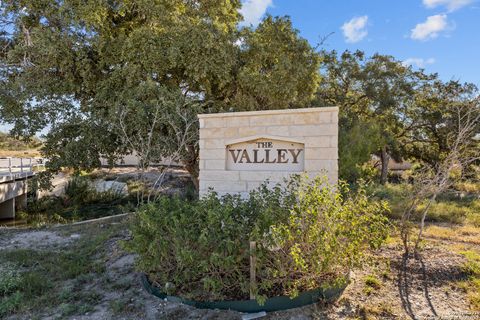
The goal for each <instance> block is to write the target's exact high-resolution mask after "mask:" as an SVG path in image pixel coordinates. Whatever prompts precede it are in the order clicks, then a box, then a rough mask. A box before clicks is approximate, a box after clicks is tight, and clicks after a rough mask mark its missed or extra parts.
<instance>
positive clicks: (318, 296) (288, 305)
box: [141, 274, 347, 313]
mask: <svg viewBox="0 0 480 320" xmlns="http://www.w3.org/2000/svg"><path fill="white" fill-rule="evenodd" d="M141 281H142V285H143V287H144V288H145V290H147V292H149V293H150V294H153V295H154V296H157V297H159V298H161V299H164V300H167V301H170V302H177V303H183V304H186V305H189V306H193V307H195V308H199V309H221V310H235V311H239V312H246V313H253V312H260V311H266V312H271V311H280V310H287V309H292V308H298V307H303V306H306V305H309V304H312V303H316V302H318V301H319V300H324V301H330V300H333V299H335V298H338V297H339V296H340V294H341V293H342V292H343V290H345V288H346V286H347V284H344V285H341V286H337V287H330V288H326V289H323V288H318V289H313V290H309V291H304V292H301V293H300V294H299V295H298V296H297V297H295V298H293V299H290V297H288V296H279V297H272V298H268V299H267V300H266V301H265V303H264V304H263V305H259V304H258V302H257V301H256V300H236V301H207V302H201V301H192V300H187V299H183V298H181V297H176V296H169V295H167V294H165V293H163V292H161V291H160V290H159V288H157V287H155V286H153V285H152V284H151V283H150V281H149V280H148V278H147V275H146V274H142V275H141Z"/></svg>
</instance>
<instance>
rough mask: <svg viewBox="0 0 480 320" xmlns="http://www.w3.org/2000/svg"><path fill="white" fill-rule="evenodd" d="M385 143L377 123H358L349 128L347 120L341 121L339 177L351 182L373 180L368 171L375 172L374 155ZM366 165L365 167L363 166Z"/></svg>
mask: <svg viewBox="0 0 480 320" xmlns="http://www.w3.org/2000/svg"><path fill="white" fill-rule="evenodd" d="M383 143H384V139H383V137H382V133H381V130H380V128H379V127H378V126H377V125H376V124H375V123H364V122H358V123H355V124H353V126H352V127H349V125H348V124H346V123H345V120H344V119H342V120H341V121H340V131H339V140H338V148H339V150H340V151H339V153H340V154H341V156H340V158H339V176H340V178H341V179H344V180H346V181H349V182H355V181H356V180H357V179H360V178H371V176H372V174H368V173H367V170H370V171H372V173H373V172H374V170H373V168H372V166H371V164H370V163H369V162H370V161H371V159H372V154H374V153H375V152H376V151H378V150H379V148H380V146H382V145H383ZM362 165H364V166H362Z"/></svg>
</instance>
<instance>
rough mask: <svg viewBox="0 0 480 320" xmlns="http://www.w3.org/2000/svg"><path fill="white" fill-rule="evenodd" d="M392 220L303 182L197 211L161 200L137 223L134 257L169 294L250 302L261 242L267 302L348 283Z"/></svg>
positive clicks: (361, 194)
mask: <svg viewBox="0 0 480 320" xmlns="http://www.w3.org/2000/svg"><path fill="white" fill-rule="evenodd" d="M386 210H387V207H386V204H385V203H384V202H375V203H372V202H370V201H369V200H368V198H367V196H366V193H365V191H364V188H362V187H361V188H359V190H358V191H357V192H356V193H355V194H351V193H350V192H349V189H348V187H347V185H346V184H340V185H338V186H332V185H329V184H328V182H327V180H326V179H324V178H317V179H315V180H313V181H311V180H308V179H307V178H294V179H292V180H290V181H289V182H287V183H286V184H285V186H283V187H282V186H280V185H277V186H275V187H273V188H269V187H268V185H267V184H264V185H262V186H261V187H260V188H259V189H257V190H255V191H252V192H251V193H250V195H249V197H248V199H242V198H241V197H239V196H232V195H227V196H223V197H221V198H218V197H217V195H216V194H215V193H210V194H209V195H208V196H206V197H204V198H202V199H200V200H195V201H192V202H186V201H185V200H181V199H179V198H167V197H164V198H161V199H160V200H159V201H158V202H157V203H151V204H148V205H145V206H143V207H142V208H141V209H140V210H139V212H138V214H137V215H136V216H135V217H134V218H133V221H132V224H131V232H132V235H133V238H132V240H131V241H129V242H127V243H126V247H127V248H128V249H129V250H132V251H134V252H136V253H138V254H139V256H138V259H137V267H138V268H139V269H140V270H141V271H143V272H146V273H147V274H148V275H149V277H150V279H151V280H153V281H155V283H158V284H160V285H161V289H163V290H164V291H165V292H167V293H169V294H175V295H180V296H183V297H186V298H190V299H196V300H220V299H248V296H249V284H250V282H249V267H250V265H249V261H250V260H249V259H250V253H249V242H250V241H256V243H257V249H256V257H257V265H256V269H257V279H256V281H257V289H256V296H257V298H258V300H260V301H261V300H263V299H264V298H266V297H270V296H274V295H290V296H295V295H296V294H297V293H298V292H299V291H303V290H308V289H312V288H316V287H318V286H320V285H321V284H323V283H325V282H326V281H327V280H328V281H339V280H344V276H345V274H346V272H347V271H348V270H349V268H350V267H352V266H354V265H356V264H358V263H359V262H360V261H361V258H362V257H363V252H364V251H365V250H366V249H367V247H368V246H371V247H378V246H379V245H380V244H381V243H382V241H383V240H384V239H385V237H386V235H387V220H386V218H385V217H384V216H383V215H382V213H383V212H385V211H386Z"/></svg>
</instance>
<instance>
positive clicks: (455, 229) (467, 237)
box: [424, 225, 480, 244]
mask: <svg viewBox="0 0 480 320" xmlns="http://www.w3.org/2000/svg"><path fill="white" fill-rule="evenodd" d="M424 235H425V237H427V238H434V239H441V240H447V241H454V242H466V243H472V244H480V228H479V227H475V226H472V225H464V226H447V225H444V226H440V225H430V226H427V227H426V228H425V231H424Z"/></svg>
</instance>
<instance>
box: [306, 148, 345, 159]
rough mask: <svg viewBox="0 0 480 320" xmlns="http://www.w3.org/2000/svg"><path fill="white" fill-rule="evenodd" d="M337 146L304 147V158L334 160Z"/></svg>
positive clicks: (336, 157)
mask: <svg viewBox="0 0 480 320" xmlns="http://www.w3.org/2000/svg"><path fill="white" fill-rule="evenodd" d="M336 159H338V151H337V148H305V160H336Z"/></svg>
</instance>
